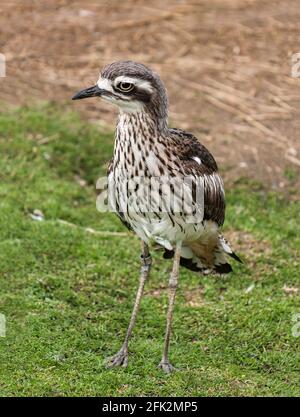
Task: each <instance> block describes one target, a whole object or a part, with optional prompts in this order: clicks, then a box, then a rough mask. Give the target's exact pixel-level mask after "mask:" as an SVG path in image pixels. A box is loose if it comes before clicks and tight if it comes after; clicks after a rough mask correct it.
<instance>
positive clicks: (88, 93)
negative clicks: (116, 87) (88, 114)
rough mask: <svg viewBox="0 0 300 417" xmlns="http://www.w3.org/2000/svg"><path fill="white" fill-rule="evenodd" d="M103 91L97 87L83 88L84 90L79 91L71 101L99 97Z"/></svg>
mask: <svg viewBox="0 0 300 417" xmlns="http://www.w3.org/2000/svg"><path fill="white" fill-rule="evenodd" d="M104 92H105V90H103V89H101V88H99V87H98V86H97V85H94V86H93V87H89V88H85V89H84V90H81V91H79V92H78V93H77V94H75V96H73V97H72V100H81V99H82V98H89V97H100V96H101V95H102V94H103V93H104Z"/></svg>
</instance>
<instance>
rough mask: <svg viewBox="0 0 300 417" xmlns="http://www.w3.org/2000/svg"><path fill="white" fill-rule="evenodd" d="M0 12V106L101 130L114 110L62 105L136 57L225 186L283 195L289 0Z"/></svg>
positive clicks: (6, 7) (292, 137) (62, 3)
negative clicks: (239, 183)
mask: <svg viewBox="0 0 300 417" xmlns="http://www.w3.org/2000/svg"><path fill="white" fill-rule="evenodd" d="M0 10H1V14H0V51H1V53H3V54H5V56H6V59H7V77H6V78H5V79H3V78H2V79H0V83H1V84H0V85H1V91H0V97H1V101H2V102H6V103H10V104H17V105H20V104H24V103H26V104H28V103H32V102H35V101H37V100H53V101H55V102H60V103H64V104H65V105H67V106H68V107H70V108H76V110H78V111H79V112H81V113H82V115H83V117H85V118H87V119H89V120H94V121H98V122H102V124H103V123H106V124H107V125H108V126H111V125H113V123H114V118H115V112H114V109H112V108H110V107H109V106H106V105H105V104H103V103H101V102H100V101H99V100H89V101H88V102H84V103H80V104H78V103H76V104H75V105H74V103H71V102H70V101H68V100H69V99H70V97H71V96H72V94H73V93H74V92H76V91H77V90H78V89H81V88H84V87H86V86H89V85H92V84H93V83H94V82H95V81H96V79H97V77H98V74H99V71H100V69H101V68H102V67H103V66H104V65H105V64H107V63H110V62H112V61H115V60H118V59H132V60H137V61H140V62H142V63H144V64H146V65H149V66H151V67H152V68H154V69H155V70H156V71H157V72H158V73H159V74H160V75H161V77H162V78H163V80H164V82H165V83H166V85H167V88H168V92H169V98H170V104H171V107H170V121H171V124H172V125H173V126H176V127H179V128H183V129H188V130H190V131H192V132H193V133H195V134H197V135H198V136H199V138H200V139H201V140H202V141H203V142H204V143H205V145H207V146H208V148H209V149H210V150H212V151H213V153H214V154H215V156H216V158H217V160H218V162H219V163H220V165H221V166H222V169H223V170H224V171H225V173H224V175H225V178H226V180H227V181H230V180H236V179H237V178H239V177H241V176H247V177H250V178H254V179H257V180H260V181H262V182H264V183H265V182H266V183H267V184H268V187H271V188H281V189H285V187H286V179H287V177H288V178H289V177H290V176H293V172H296V173H297V175H298V173H299V169H300V152H299V137H298V135H299V134H298V132H299V124H300V119H299V103H300V91H299V86H300V79H299V78H298V79H297V78H293V77H292V76H291V73H292V65H293V63H292V56H293V54H295V53H297V52H300V43H299V39H300V26H299V19H300V9H299V1H298V0H289V1H288V2H285V1H282V0H281V1H278V0H211V1H206V0H198V1H192V0H166V1H164V2H161V1H158V0H151V1H144V0H127V1H123V2H120V1H117V0H110V1H105V0H100V1H95V0H86V1H82V0H56V1H53V2H48V1H44V0H42V1H25V2H24V1H16V0H8V1H6V2H1V5H0ZM294 176H295V175H294Z"/></svg>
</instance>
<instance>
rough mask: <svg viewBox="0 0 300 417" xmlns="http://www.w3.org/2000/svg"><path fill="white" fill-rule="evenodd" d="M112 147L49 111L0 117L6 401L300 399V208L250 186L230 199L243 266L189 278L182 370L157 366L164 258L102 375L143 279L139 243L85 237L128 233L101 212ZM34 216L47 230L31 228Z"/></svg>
mask: <svg viewBox="0 0 300 417" xmlns="http://www.w3.org/2000/svg"><path fill="white" fill-rule="evenodd" d="M112 141H113V139H112V134H105V133H101V132H100V131H99V129H97V128H96V127H93V126H91V125H87V124H86V123H83V122H82V121H80V120H79V118H78V116H76V115H74V114H65V112H64V111H62V109H59V108H55V107H54V106H52V105H41V106H40V108H31V109H30V108H29V109H27V108H25V109H21V110H17V111H13V112H11V113H9V114H2V115H0V153H1V158H0V176H1V181H0V214H1V216H0V222H1V232H0V233H1V239H0V249H1V250H0V271H1V272H0V288H1V291H0V312H1V313H3V314H5V316H6V320H7V335H6V337H5V338H0V363H1V366H0V394H1V396H5V395H8V396H16V395H19V396H67V395H69V396H79V395H81V396H105V395H113V396H133V395H146V396H150V395H154V396H155V395H164V396H168V395H171V396H176V395H182V396H189V395H195V396H206V395H209V396H253V395H260V396H266V395H268V396H274V395H290V396H299V394H300V390H299V368H300V365H299V341H300V338H299V337H298V338H296V337H293V335H292V326H293V322H292V316H293V314H296V313H299V312H300V307H299V292H298V293H297V292H292V293H290V294H288V293H287V292H286V291H284V290H283V287H284V285H285V286H287V287H292V288H294V287H297V285H298V286H299V284H298V282H299V266H298V263H299V262H298V261H299V249H300V240H299V236H300V222H299V210H300V204H299V202H297V201H295V200H296V199H295V198H291V199H290V201H288V199H287V198H286V197H284V196H282V195H278V194H277V195H276V194H268V193H267V192H266V191H264V190H263V189H262V188H261V187H260V186H259V185H257V184H253V183H251V182H249V181H248V182H247V181H245V180H243V181H240V182H239V183H237V184H236V186H235V187H234V188H232V189H231V190H228V192H227V197H228V198H227V199H228V209H227V219H226V224H225V231H226V228H227V230H228V232H230V233H229V235H232V234H233V232H234V236H237V235H238V232H241V236H242V237H241V239H240V240H241V244H240V247H241V248H243V247H244V254H243V255H244V257H245V258H246V260H247V263H246V264H245V265H239V264H235V265H234V267H235V268H234V273H233V274H231V275H230V276H228V277H226V278H214V277H199V276H198V275H197V274H193V273H191V272H189V271H187V270H184V269H182V270H181V277H180V289H179V291H178V297H177V300H176V301H177V302H176V311H175V318H174V334H173V338H172V345H171V358H172V361H173V363H174V364H175V365H176V367H177V368H178V371H177V372H176V373H174V374H172V375H169V376H168V375H164V374H163V373H162V372H161V371H160V370H159V369H158V368H157V364H158V362H159V360H160V356H161V349H162V342H163V335H164V329H165V312H166V306H167V294H166V291H165V287H166V284H167V280H168V273H169V271H170V267H171V264H170V262H169V261H164V260H162V259H161V255H160V254H158V253H155V254H154V265H153V269H152V275H151V280H150V282H149V283H148V285H147V289H146V295H145V297H144V299H143V302H142V308H141V311H140V314H139V317H138V320H137V325H136V327H135V330H134V335H133V338H132V341H131V344H130V347H131V352H130V362H129V366H128V368H127V369H113V370H107V369H105V367H104V364H103V362H104V358H105V357H107V356H110V355H112V354H113V353H115V352H116V351H117V350H118V348H119V347H120V345H121V341H122V338H123V337H124V334H125V330H126V327H127V324H128V321H129V318H130V313H131V308H132V304H133V299H134V295H135V290H136V286H137V283H138V270H139V242H138V240H137V239H136V238H135V237H133V236H105V235H104V236H101V235H95V234H94V235H93V234H91V233H88V232H87V231H85V230H84V228H85V227H93V228H94V229H97V230H99V231H120V232H125V229H124V228H123V226H122V225H121V224H120V222H119V221H118V219H117V218H116V217H114V216H113V215H112V214H105V213H99V212H97V210H96V207H95V200H96V196H95V187H94V183H95V181H96V179H97V178H98V177H99V176H100V175H102V174H103V173H104V172H105V166H106V163H107V161H108V160H109V158H110V155H111V153H112V147H113V143H112ZM78 177H80V178H82V179H84V180H85V181H86V182H87V185H86V186H84V187H83V186H81V185H80V184H79V183H78V181H76V179H75V178H78ZM34 209H40V210H42V211H43V213H44V215H45V221H41V222H38V221H33V220H32V219H31V218H30V216H29V214H30V213H31V212H32V211H33V210H34ZM58 219H62V220H66V221H68V222H72V223H74V224H76V225H78V226H82V227H78V228H76V227H70V226H68V225H64V224H61V223H60V222H58ZM229 229H230V230H229ZM244 233H246V235H244ZM243 236H246V237H247V239H248V240H247V242H248V243H247V245H245V244H243ZM237 246H239V243H238V244H237ZM237 249H238V248H237ZM252 284H254V287H253V289H252V291H249V292H245V290H246V289H247V288H249V287H250V286H251V285H252ZM251 288H252V287H251Z"/></svg>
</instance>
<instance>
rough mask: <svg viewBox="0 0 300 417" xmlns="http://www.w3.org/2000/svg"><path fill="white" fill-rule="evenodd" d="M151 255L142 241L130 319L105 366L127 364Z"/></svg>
mask: <svg viewBox="0 0 300 417" xmlns="http://www.w3.org/2000/svg"><path fill="white" fill-rule="evenodd" d="M151 262H152V261H151V255H150V253H149V247H148V245H146V243H144V242H142V255H141V264H142V265H141V274H140V283H139V287H138V290H137V293H136V298H135V303H134V307H133V310H132V313H131V319H130V322H129V326H128V329H127V333H126V336H125V340H124V343H123V345H122V347H121V349H120V350H119V352H118V353H117V354H116V355H114V356H113V357H112V358H110V359H108V361H107V367H108V368H111V367H113V366H127V364H128V342H129V339H130V336H131V333H132V330H133V327H134V324H135V321H136V316H137V313H138V310H139V307H140V304H141V299H142V296H143V291H144V286H145V283H146V281H147V279H148V276H149V272H150V268H151Z"/></svg>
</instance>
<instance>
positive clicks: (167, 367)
mask: <svg viewBox="0 0 300 417" xmlns="http://www.w3.org/2000/svg"><path fill="white" fill-rule="evenodd" d="M158 367H159V368H160V369H162V370H163V371H164V372H165V373H166V374H171V373H172V372H174V371H175V370H176V368H174V366H173V365H172V364H171V363H170V362H169V361H168V360H162V361H161V362H160V363H159V365H158Z"/></svg>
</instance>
